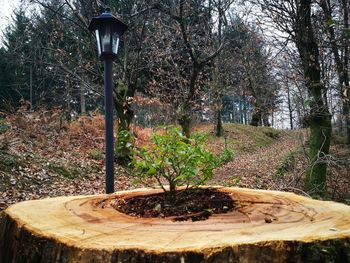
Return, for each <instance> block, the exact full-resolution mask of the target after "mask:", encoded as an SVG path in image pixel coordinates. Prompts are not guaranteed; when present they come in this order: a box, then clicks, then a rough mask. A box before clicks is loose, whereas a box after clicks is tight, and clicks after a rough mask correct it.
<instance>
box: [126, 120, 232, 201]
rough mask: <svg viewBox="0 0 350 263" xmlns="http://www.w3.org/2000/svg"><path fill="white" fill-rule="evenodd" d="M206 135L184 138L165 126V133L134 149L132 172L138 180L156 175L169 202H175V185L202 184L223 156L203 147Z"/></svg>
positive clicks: (173, 129) (188, 187)
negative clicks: (146, 144)
mask: <svg viewBox="0 0 350 263" xmlns="http://www.w3.org/2000/svg"><path fill="white" fill-rule="evenodd" d="M206 138H207V136H206V135H205V134H194V135H193V136H191V137H190V138H187V137H186V136H184V135H183V134H182V133H181V131H180V130H179V129H177V128H173V127H170V128H167V129H166V130H165V132H164V133H160V132H158V133H155V134H153V135H152V137H151V140H152V143H153V144H152V145H151V146H144V147H142V148H140V149H136V150H135V151H134V159H133V162H132V165H133V168H134V172H135V176H137V178H138V179H139V180H141V181H144V180H146V179H148V178H154V179H156V181H157V182H158V183H159V185H160V186H161V187H162V189H163V190H164V191H165V193H166V196H167V199H168V202H169V203H170V204H175V203H176V190H177V188H178V186H180V185H185V186H186V191H187V190H188V189H191V188H194V187H196V186H199V185H201V184H204V183H205V182H206V181H208V180H209V179H210V178H211V177H212V175H213V170H214V169H215V168H216V167H218V166H219V165H220V164H221V163H222V161H224V160H225V159H226V158H222V157H220V156H218V157H217V156H215V155H213V154H212V153H211V152H210V151H209V150H207V149H205V147H204V145H205V142H206ZM225 154H226V155H227V152H225ZM165 184H168V185H169V188H166V187H165V186H164V185H165Z"/></svg>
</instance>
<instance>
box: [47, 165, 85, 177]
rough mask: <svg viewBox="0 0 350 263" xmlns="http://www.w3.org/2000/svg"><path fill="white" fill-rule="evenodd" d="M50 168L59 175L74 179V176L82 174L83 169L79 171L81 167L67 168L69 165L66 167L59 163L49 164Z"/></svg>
mask: <svg viewBox="0 0 350 263" xmlns="http://www.w3.org/2000/svg"><path fill="white" fill-rule="evenodd" d="M48 168H49V169H50V170H51V171H52V172H54V173H56V174H58V175H61V176H63V177H65V178H68V179H74V178H76V177H78V176H80V175H81V171H79V169H77V168H74V167H70V168H67V167H64V166H62V165H59V164H55V163H50V164H49V165H48Z"/></svg>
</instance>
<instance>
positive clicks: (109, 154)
mask: <svg viewBox="0 0 350 263" xmlns="http://www.w3.org/2000/svg"><path fill="white" fill-rule="evenodd" d="M112 67H113V60H112V59H110V58H106V59H105V60H104V82H105V87H104V95H105V99H104V100H105V133H106V134H105V135H106V142H105V151H106V156H105V158H106V160H105V162H106V193H107V194H111V193H113V192H114V136H113V88H112V87H113V79H112Z"/></svg>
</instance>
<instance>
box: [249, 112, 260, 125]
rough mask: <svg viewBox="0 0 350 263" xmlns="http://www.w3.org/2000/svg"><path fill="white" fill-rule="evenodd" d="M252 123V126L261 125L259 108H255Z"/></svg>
mask: <svg viewBox="0 0 350 263" xmlns="http://www.w3.org/2000/svg"><path fill="white" fill-rule="evenodd" d="M250 125H252V126H260V125H261V110H260V109H259V108H255V109H254V111H253V113H252V120H251V121H250Z"/></svg>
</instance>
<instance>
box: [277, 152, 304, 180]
mask: <svg viewBox="0 0 350 263" xmlns="http://www.w3.org/2000/svg"><path fill="white" fill-rule="evenodd" d="M300 153H301V150H300V149H298V150H294V151H290V152H289V153H288V155H287V156H286V157H285V158H284V160H283V161H282V162H281V163H280V164H279V165H278V167H277V169H276V173H275V175H276V177H279V178H283V177H284V174H285V173H286V172H289V171H291V170H292V169H293V168H294V165H295V163H296V159H297V156H298V155H299V154H300Z"/></svg>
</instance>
